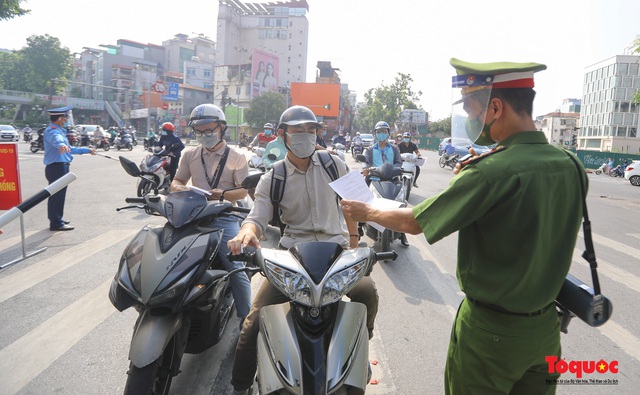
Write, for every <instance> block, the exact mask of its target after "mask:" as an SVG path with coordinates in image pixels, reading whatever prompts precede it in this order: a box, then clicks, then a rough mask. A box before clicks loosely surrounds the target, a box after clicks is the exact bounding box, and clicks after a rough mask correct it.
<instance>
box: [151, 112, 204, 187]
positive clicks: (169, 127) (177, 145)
mask: <svg viewBox="0 0 640 395" xmlns="http://www.w3.org/2000/svg"><path fill="white" fill-rule="evenodd" d="M194 111H195V110H194ZM174 131H175V127H174V126H173V124H172V123H171V122H165V123H163V124H162V126H160V140H159V141H158V142H157V143H156V144H155V146H156V147H162V149H164V150H167V151H168V152H169V155H171V156H173V158H171V163H170V164H169V177H171V178H170V179H171V180H173V177H175V175H176V170H177V169H178V162H179V161H180V155H181V153H182V150H183V149H184V143H183V142H182V140H180V138H179V137H178V136H176V135H175V134H173V133H174Z"/></svg>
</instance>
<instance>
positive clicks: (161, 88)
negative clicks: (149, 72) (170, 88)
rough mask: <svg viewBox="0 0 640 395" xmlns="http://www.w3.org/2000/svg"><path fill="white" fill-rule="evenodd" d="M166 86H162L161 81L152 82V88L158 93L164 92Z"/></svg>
mask: <svg viewBox="0 0 640 395" xmlns="http://www.w3.org/2000/svg"><path fill="white" fill-rule="evenodd" d="M166 89H167V88H166V87H165V86H164V84H163V83H162V81H158V82H156V83H155V84H153V90H154V91H156V92H158V93H164V91H165V90H166Z"/></svg>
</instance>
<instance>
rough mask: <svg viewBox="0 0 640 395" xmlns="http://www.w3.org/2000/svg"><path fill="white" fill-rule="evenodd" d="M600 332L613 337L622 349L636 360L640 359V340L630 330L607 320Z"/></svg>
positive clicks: (613, 340) (610, 337) (614, 341)
mask: <svg viewBox="0 0 640 395" xmlns="http://www.w3.org/2000/svg"><path fill="white" fill-rule="evenodd" d="M598 329H599V330H600V333H602V334H603V335H605V336H606V337H608V338H609V339H611V341H612V342H613V343H614V344H616V345H617V346H618V347H620V349H621V350H622V351H624V352H626V353H627V354H629V355H630V356H632V357H633V358H635V359H636V360H640V340H638V338H637V337H635V336H633V335H632V334H631V333H630V332H629V331H628V330H626V329H624V328H623V327H622V326H620V325H619V324H617V323H616V322H614V321H611V320H609V321H607V322H606V323H605V324H604V325H602V326H601V327H600V328H598Z"/></svg>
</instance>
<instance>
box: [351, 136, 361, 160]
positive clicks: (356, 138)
mask: <svg viewBox="0 0 640 395" xmlns="http://www.w3.org/2000/svg"><path fill="white" fill-rule="evenodd" d="M356 146H360V147H362V137H360V132H356V135H355V136H354V137H353V140H352V141H351V155H353V149H354V148H355V147H356Z"/></svg>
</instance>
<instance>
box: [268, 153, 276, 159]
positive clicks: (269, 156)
mask: <svg viewBox="0 0 640 395" xmlns="http://www.w3.org/2000/svg"><path fill="white" fill-rule="evenodd" d="M267 158H269V160H276V159H278V158H277V157H276V156H275V155H274V154H269V155H267Z"/></svg>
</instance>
